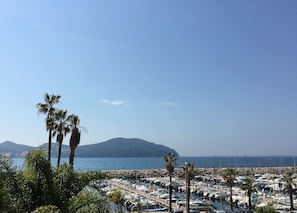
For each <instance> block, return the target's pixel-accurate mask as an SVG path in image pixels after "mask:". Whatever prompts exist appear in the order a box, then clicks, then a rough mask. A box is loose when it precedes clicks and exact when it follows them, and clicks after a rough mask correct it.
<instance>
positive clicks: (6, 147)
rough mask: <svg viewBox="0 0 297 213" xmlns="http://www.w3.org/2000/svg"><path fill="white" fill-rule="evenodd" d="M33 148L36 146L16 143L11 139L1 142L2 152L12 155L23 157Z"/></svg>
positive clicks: (0, 148)
mask: <svg viewBox="0 0 297 213" xmlns="http://www.w3.org/2000/svg"><path fill="white" fill-rule="evenodd" d="M31 149H34V147H33V146H26V145H21V144H16V143H14V142H11V141H4V142H3V143H1V144H0V153H4V154H6V155H8V156H11V157H22V156H24V155H26V154H27V153H28V151H29V150H31Z"/></svg>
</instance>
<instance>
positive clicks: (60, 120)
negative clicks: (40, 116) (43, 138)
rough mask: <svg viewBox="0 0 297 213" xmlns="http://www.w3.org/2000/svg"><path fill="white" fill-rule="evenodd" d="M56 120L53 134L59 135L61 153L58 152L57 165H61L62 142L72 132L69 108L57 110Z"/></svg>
mask: <svg viewBox="0 0 297 213" xmlns="http://www.w3.org/2000/svg"><path fill="white" fill-rule="evenodd" d="M54 118H55V122H54V132H53V136H55V135H57V142H58V143H59V153H58V162H57V166H59V165H60V160H61V151H62V143H63V139H64V136H66V135H67V133H69V132H70V127H69V124H68V118H67V110H61V109H60V110H58V111H56V112H55V116H54Z"/></svg>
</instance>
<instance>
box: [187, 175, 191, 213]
mask: <svg viewBox="0 0 297 213" xmlns="http://www.w3.org/2000/svg"><path fill="white" fill-rule="evenodd" d="M190 192H191V190H190V178H189V177H187V185H186V212H187V213H189V212H190Z"/></svg>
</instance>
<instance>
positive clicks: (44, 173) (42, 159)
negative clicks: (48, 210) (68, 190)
mask: <svg viewBox="0 0 297 213" xmlns="http://www.w3.org/2000/svg"><path fill="white" fill-rule="evenodd" d="M21 174H22V177H23V178H24V184H25V186H26V188H27V189H28V191H27V192H25V193H29V194H28V197H30V209H31V211H33V210H35V209H36V208H38V207H40V206H43V205H51V204H53V203H54V201H55V195H56V193H55V190H54V189H55V187H54V182H53V170H52V166H51V163H50V161H48V160H47V159H46V154H45V151H44V150H31V151H29V153H28V154H27V155H26V157H25V167H24V170H23V173H21Z"/></svg>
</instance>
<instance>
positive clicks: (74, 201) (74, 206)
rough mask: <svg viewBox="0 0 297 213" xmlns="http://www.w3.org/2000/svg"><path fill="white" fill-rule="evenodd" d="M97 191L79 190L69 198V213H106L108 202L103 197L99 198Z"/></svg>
mask: <svg viewBox="0 0 297 213" xmlns="http://www.w3.org/2000/svg"><path fill="white" fill-rule="evenodd" d="M99 197H100V194H99V192H98V191H81V192H79V193H78V194H77V195H76V196H74V197H72V198H71V199H70V205H69V211H68V212H70V213H85V212H92V213H108V212H109V203H108V201H107V200H105V199H102V198H101V199H99Z"/></svg>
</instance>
